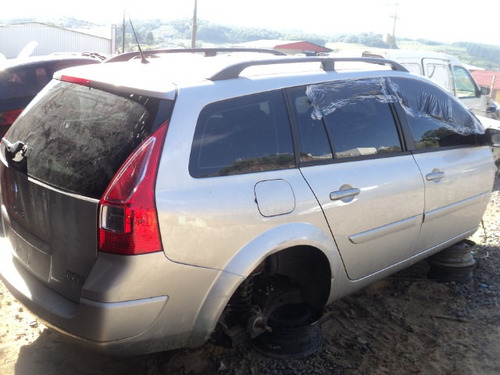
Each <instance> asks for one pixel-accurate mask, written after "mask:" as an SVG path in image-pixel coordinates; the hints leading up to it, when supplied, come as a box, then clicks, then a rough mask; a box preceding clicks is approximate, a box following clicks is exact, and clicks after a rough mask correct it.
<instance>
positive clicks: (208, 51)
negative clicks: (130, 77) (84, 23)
mask: <svg viewBox="0 0 500 375" xmlns="http://www.w3.org/2000/svg"><path fill="white" fill-rule="evenodd" d="M231 52H254V53H268V54H271V55H276V56H285V54H284V53H283V52H279V51H276V50H273V49H264V48H171V49H156V50H148V51H142V54H143V55H144V57H146V58H148V57H153V58H154V57H158V56H157V55H159V54H168V53H202V54H204V56H207V57H208V56H215V55H217V54H220V53H231ZM140 55H141V53H140V52H139V51H135V52H126V53H122V54H120V55H116V56H113V57H110V58H109V59H107V60H106V61H105V62H106V63H108V62H118V61H128V60H131V59H133V58H134V57H137V56H140Z"/></svg>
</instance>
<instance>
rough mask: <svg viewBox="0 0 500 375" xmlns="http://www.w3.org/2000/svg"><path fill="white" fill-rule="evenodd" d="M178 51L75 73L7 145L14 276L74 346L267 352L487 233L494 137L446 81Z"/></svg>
mask: <svg viewBox="0 0 500 375" xmlns="http://www.w3.org/2000/svg"><path fill="white" fill-rule="evenodd" d="M175 52H179V51H158V52H156V53H153V52H147V53H145V54H144V55H143V56H142V58H133V56H122V57H121V58H119V59H117V60H120V59H121V60H127V59H129V61H110V62H105V63H103V64H96V65H89V66H85V67H77V68H70V69H66V70H63V71H60V72H58V73H56V75H55V77H54V79H53V80H52V81H51V82H50V83H49V84H48V86H47V87H46V88H45V89H44V90H43V91H42V92H41V93H40V94H39V95H38V96H37V97H36V98H35V99H34V100H33V101H32V102H31V104H30V105H29V107H28V108H27V110H26V111H24V112H23V114H22V115H21V116H20V117H19V118H18V119H17V120H16V122H15V123H14V124H13V125H12V127H11V128H10V130H9V131H8V133H7V134H6V135H5V137H4V138H3V139H2V144H1V150H0V151H1V152H0V156H1V163H0V175H1V193H2V196H1V198H2V206H1V214H2V219H3V225H4V232H5V236H6V238H7V241H6V242H7V244H8V246H6V247H4V248H2V249H0V250H1V251H0V273H1V277H2V280H3V282H4V283H5V284H6V285H7V287H8V288H9V290H10V291H11V292H12V293H13V295H14V296H15V297H16V298H18V299H19V300H20V301H21V302H22V303H23V304H25V305H26V306H27V307H28V308H29V309H30V310H31V311H32V312H34V313H35V314H36V315H37V316H38V317H39V318H40V319H41V320H43V321H44V322H46V324H48V325H49V326H50V327H53V328H54V329H56V330H58V331H60V332H62V333H64V334H65V335H67V336H68V338H69V339H70V340H73V341H74V342H78V343H80V344H82V345H85V346H88V347H92V348H97V349H102V350H105V351H108V352H111V353H119V354H134V353H146V352H157V351H163V350H171V349H175V348H181V347H197V346H200V345H203V344H204V343H205V342H207V340H209V339H210V338H211V337H212V338H214V337H216V338H221V339H223V338H228V339H229V340H230V342H232V343H237V342H240V341H243V340H247V339H251V340H254V341H255V342H257V343H258V342H260V344H258V345H257V347H259V345H260V348H263V347H265V345H266V343H269V342H271V343H273V334H275V335H278V333H279V332H280V331H282V330H286V329H288V330H289V332H291V331H293V330H294V329H301V328H303V327H309V326H319V324H318V321H319V320H320V317H321V313H322V311H323V309H324V308H325V306H327V305H328V304H330V303H332V302H333V301H334V300H336V299H339V298H341V297H342V296H345V295H347V294H349V293H352V292H353V291H356V290H358V289H360V288H362V287H364V286H366V285H368V284H369V283H372V282H374V281H375V280H378V279H380V278H383V277H385V276H387V275H389V274H391V273H394V272H396V271H398V270H401V269H402V268H404V267H407V266H409V265H411V264H413V263H415V262H417V261H419V260H422V259H424V258H426V257H428V256H430V255H432V254H435V253H437V252H439V251H440V250H443V249H445V248H448V247H449V246H451V245H453V244H455V243H457V242H459V241H462V240H463V239H466V238H467V237H468V236H470V235H471V234H472V233H474V231H475V230H476V229H477V227H478V224H479V223H480V220H481V217H482V215H483V213H484V210H485V208H486V206H487V204H488V202H489V197H490V192H491V190H492V186H493V180H494V175H495V171H496V167H495V163H494V159H493V156H492V144H493V143H492V139H493V137H492V136H491V134H490V133H489V132H488V131H485V129H484V128H483V126H482V125H481V123H480V122H479V121H478V120H477V119H476V118H475V117H474V115H472V114H471V113H470V112H469V111H468V110H467V109H466V108H465V107H464V105H463V104H461V103H460V102H459V101H458V100H457V99H455V98H454V97H452V96H450V95H449V94H447V93H446V92H445V91H443V90H442V89H441V88H439V87H438V86H436V85H435V84H433V83H432V82H430V81H429V80H427V79H426V78H423V77H418V76H414V75H411V74H409V73H408V72H407V71H406V70H405V69H404V68H403V67H401V66H400V65H398V64H397V63H394V62H391V61H388V60H382V59H371V58H353V59H346V58H343V59H335V58H330V57H289V56H275V55H272V54H265V53H262V51H259V53H250V52H245V51H231V50H228V51H224V50H219V51H217V50H197V51H184V52H183V53H175ZM361 66H362V67H361ZM360 67H361V68H360ZM316 333H317V332H316ZM266 337H267V339H265V338H266ZM291 337H293V336H291ZM295 337H296V338H297V340H300V337H303V335H296V336H295ZM310 337H312V336H310ZM314 337H318V335H317V334H316V336H314ZM289 338H290V336H287V335H286V334H283V333H281V336H280V337H279V338H276V336H274V340H276V341H279V340H283V341H290V339H289ZM259 340H260V341H259ZM292 341H293V340H292ZM320 341H321V340H320V339H317V340H316V342H320ZM319 344H320V343H318V345H319ZM318 345H316V346H315V345H313V348H312V349H311V350H315V349H316V348H317V346H318ZM276 346H279V345H275V347H276ZM296 351H297V352H298V353H299V354H308V351H309V349H307V348H306V349H304V350H303V351H300V349H297V350H296ZM276 354H277V356H279V355H280V353H279V351H278V352H277V353H276ZM285 354H286V353H285ZM291 354H292V355H293V354H294V353H293V350H292V353H291Z"/></svg>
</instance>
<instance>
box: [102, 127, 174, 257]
mask: <svg viewBox="0 0 500 375" xmlns="http://www.w3.org/2000/svg"><path fill="white" fill-rule="evenodd" d="M167 127H168V125H167V124H163V125H162V126H160V128H159V129H158V130H157V131H156V132H155V133H153V134H152V135H151V136H150V137H149V138H148V139H147V140H146V141H144V142H143V143H142V145H141V146H140V147H139V148H138V149H137V150H136V151H135V152H134V153H133V154H132V155H131V156H130V157H129V158H128V159H127V161H126V162H125V163H124V164H123V166H122V167H121V168H120V170H119V171H118V172H117V174H116V175H115V177H114V178H113V180H112V181H111V183H110V184H109V186H108V188H107V189H106V192H105V193H104V195H103V197H102V198H101V201H100V202H99V207H100V210H99V215H100V218H99V219H100V222H99V225H100V226H99V250H100V251H103V252H107V253H114V254H122V255H137V254H144V253H151V252H155V251H161V250H163V249H162V244H161V237H160V231H159V227H158V216H157V213H156V203H155V194H154V191H155V190H154V189H155V182H156V175H157V171H158V163H159V161H160V155H161V150H162V148H163V141H164V139H165V134H166V132H167Z"/></svg>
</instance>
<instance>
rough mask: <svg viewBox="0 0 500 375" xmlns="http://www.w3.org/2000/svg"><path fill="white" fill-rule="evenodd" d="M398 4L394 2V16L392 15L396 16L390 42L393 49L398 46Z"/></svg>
mask: <svg viewBox="0 0 500 375" xmlns="http://www.w3.org/2000/svg"><path fill="white" fill-rule="evenodd" d="M398 6H399V3H395V4H394V16H392V18H394V22H393V24H392V38H391V43H390V48H391V49H394V48H396V22H397V20H398Z"/></svg>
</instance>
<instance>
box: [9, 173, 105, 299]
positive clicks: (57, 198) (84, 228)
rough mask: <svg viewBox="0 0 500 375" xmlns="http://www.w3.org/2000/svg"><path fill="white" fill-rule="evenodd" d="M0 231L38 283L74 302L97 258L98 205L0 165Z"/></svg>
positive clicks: (95, 201) (90, 200)
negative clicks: (0, 223)
mask: <svg viewBox="0 0 500 375" xmlns="http://www.w3.org/2000/svg"><path fill="white" fill-rule="evenodd" d="M1 178H2V196H3V206H2V217H3V221H4V232H5V235H6V237H7V238H8V240H9V241H10V243H11V245H12V251H13V253H14V255H15V257H16V258H17V259H18V261H19V262H20V263H21V264H22V265H23V267H24V268H25V269H27V270H28V271H29V272H30V273H31V274H33V275H34V276H35V277H36V278H37V279H39V280H40V281H41V282H42V283H44V284H45V285H47V286H49V287H50V288H51V289H52V290H54V291H56V292H58V293H60V294H62V295H64V296H65V297H66V298H69V299H71V300H74V301H77V300H78V299H79V297H80V293H81V289H82V286H83V284H84V282H85V279H86V277H87V276H88V274H89V273H90V270H91V269H92V266H93V264H94V262H95V259H96V257H97V233H96V231H97V223H96V221H97V207H98V201H97V200H95V199H89V198H85V197H82V196H78V195H75V194H70V193H67V192H61V191H58V190H57V189H54V188H52V187H50V186H48V185H45V184H42V183H40V182H37V181H35V180H34V179H31V178H28V177H26V175H24V174H23V173H21V172H19V171H16V170H15V169H13V168H9V167H7V166H5V165H2V177H1Z"/></svg>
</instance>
